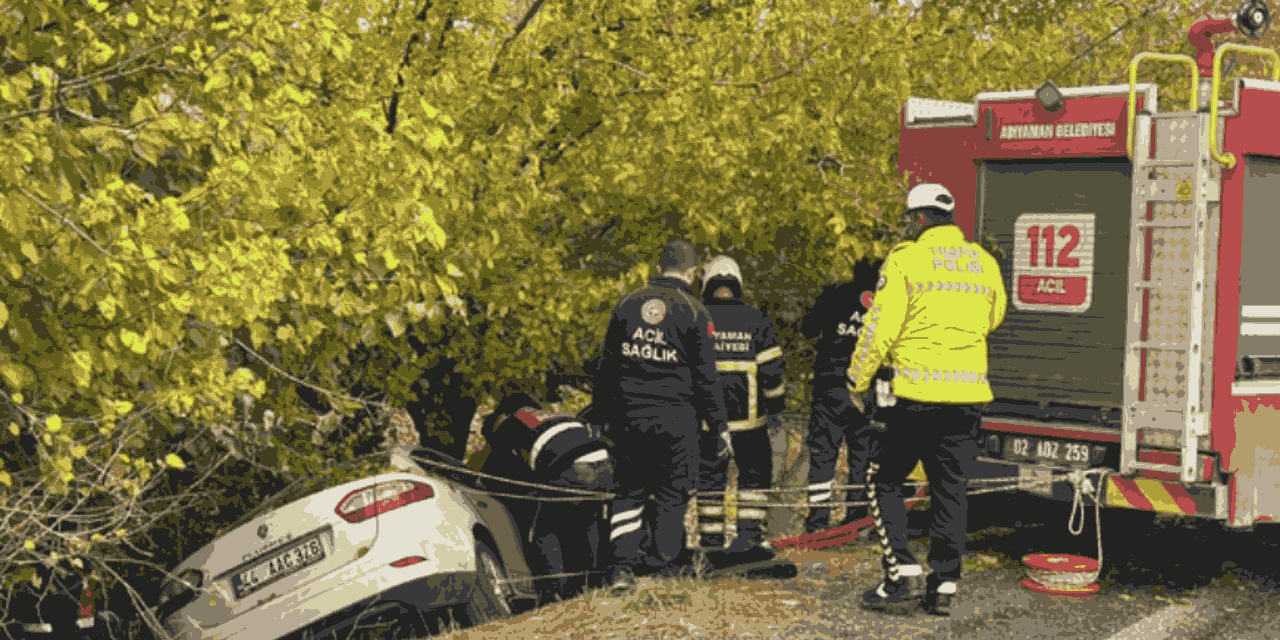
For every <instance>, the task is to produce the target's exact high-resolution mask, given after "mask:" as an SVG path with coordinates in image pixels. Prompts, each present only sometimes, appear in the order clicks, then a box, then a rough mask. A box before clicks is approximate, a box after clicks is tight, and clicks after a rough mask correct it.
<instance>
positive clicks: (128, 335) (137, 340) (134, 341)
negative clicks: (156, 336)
mask: <svg viewBox="0 0 1280 640" xmlns="http://www.w3.org/2000/svg"><path fill="white" fill-rule="evenodd" d="M120 342H123V343H124V346H126V347H129V350H130V351H133V352H134V353H138V354H142V353H146V352H147V341H146V340H145V339H143V337H142V336H140V335H138V334H136V333H134V332H132V331H130V330H128V329H121V330H120Z"/></svg>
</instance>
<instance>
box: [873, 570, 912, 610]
mask: <svg viewBox="0 0 1280 640" xmlns="http://www.w3.org/2000/svg"><path fill="white" fill-rule="evenodd" d="M910 597H911V582H910V581H909V580H908V579H907V578H905V577H902V578H898V579H897V580H890V579H889V578H887V577H886V578H885V579H884V580H883V581H882V582H881V583H880V584H878V585H876V587H875V588H874V589H870V590H868V591H867V592H866V593H864V594H862V601H863V602H865V603H867V604H868V605H870V606H873V607H876V606H882V605H886V604H896V603H899V602H902V601H904V600H908V599H910Z"/></svg>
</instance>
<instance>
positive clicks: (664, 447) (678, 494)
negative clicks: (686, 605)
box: [609, 407, 698, 569]
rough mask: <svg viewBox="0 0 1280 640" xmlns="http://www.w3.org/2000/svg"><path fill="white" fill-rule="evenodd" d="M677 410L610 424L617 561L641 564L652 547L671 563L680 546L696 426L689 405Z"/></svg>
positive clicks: (695, 461)
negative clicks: (651, 537)
mask: <svg viewBox="0 0 1280 640" xmlns="http://www.w3.org/2000/svg"><path fill="white" fill-rule="evenodd" d="M681 409H682V408H680V407H676V408H673V409H672V410H671V411H668V412H667V414H666V415H664V416H661V417H640V418H629V419H625V421H624V422H623V423H622V424H619V425H614V424H610V425H609V438H610V439H611V440H613V443H614V446H613V448H612V450H611V453H612V456H613V461H614V476H613V477H614V486H615V487H616V489H615V492H614V495H615V497H614V500H613V506H612V508H611V509H610V510H609V516H610V517H609V540H610V542H611V543H612V544H613V551H614V561H615V563H616V564H617V565H620V566H624V567H631V568H633V569H634V568H635V567H639V566H640V565H642V564H645V558H646V556H647V555H648V554H647V552H648V550H649V548H650V547H651V546H652V548H653V550H654V551H656V552H657V554H658V556H659V557H660V558H661V559H662V560H663V561H664V562H667V563H670V562H672V561H674V560H675V559H676V556H678V555H679V554H680V551H681V549H682V548H683V546H684V515H685V510H686V509H688V507H689V492H690V491H691V490H692V489H693V482H694V475H695V474H696V473H697V467H698V431H697V429H698V426H697V417H696V414H695V413H694V411H693V409H692V408H691V407H690V408H688V410H687V411H684V410H681ZM619 427H621V428H619ZM650 496H652V498H651V497H650ZM646 524H648V525H649V526H648V527H646V526H645V525H646ZM650 529H652V531H653V539H652V540H650V536H649V530H650Z"/></svg>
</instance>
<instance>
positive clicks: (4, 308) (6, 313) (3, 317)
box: [0, 302, 9, 327]
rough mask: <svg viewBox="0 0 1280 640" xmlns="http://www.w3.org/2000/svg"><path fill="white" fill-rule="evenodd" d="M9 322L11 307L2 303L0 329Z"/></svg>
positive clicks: (0, 306) (0, 304)
mask: <svg viewBox="0 0 1280 640" xmlns="http://www.w3.org/2000/svg"><path fill="white" fill-rule="evenodd" d="M8 321H9V307H7V306H5V304H4V303H3V302H0V327H3V326H4V324H5V323H6V322H8Z"/></svg>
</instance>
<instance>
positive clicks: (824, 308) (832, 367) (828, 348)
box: [800, 260, 893, 388]
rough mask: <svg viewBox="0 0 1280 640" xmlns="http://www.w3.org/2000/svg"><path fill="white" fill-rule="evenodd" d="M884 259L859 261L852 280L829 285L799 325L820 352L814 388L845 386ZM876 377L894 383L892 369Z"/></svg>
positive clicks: (815, 368)
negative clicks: (850, 363)
mask: <svg viewBox="0 0 1280 640" xmlns="http://www.w3.org/2000/svg"><path fill="white" fill-rule="evenodd" d="M883 264H884V261H883V260H876V261H871V260H860V261H858V263H857V264H855V265H854V267H853V279H852V280H850V281H849V282H841V283H837V284H833V285H829V286H827V287H825V288H824V289H823V290H822V293H820V294H818V299H817V300H815V301H814V302H813V306H811V307H809V310H808V312H807V313H805V316H804V320H802V321H801V323H800V333H802V334H804V337H806V338H808V339H810V340H813V339H815V338H816V339H818V344H817V345H816V346H815V347H814V349H815V351H816V352H817V353H816V354H815V356H814V361H813V386H814V388H822V387H831V386H839V387H843V386H845V375H846V372H847V371H848V369H849V360H850V357H851V356H852V355H853V349H854V347H856V346H857V345H858V332H859V331H861V330H862V323H863V321H864V319H865V317H866V315H867V311H868V310H869V309H870V308H871V303H872V301H873V300H874V299H875V294H876V281H877V280H878V279H879V278H880V267H881V265H883ZM876 377H877V378H880V379H884V380H891V379H892V378H893V370H892V369H888V368H885V369H881V370H880V371H878V372H877V374H876Z"/></svg>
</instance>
